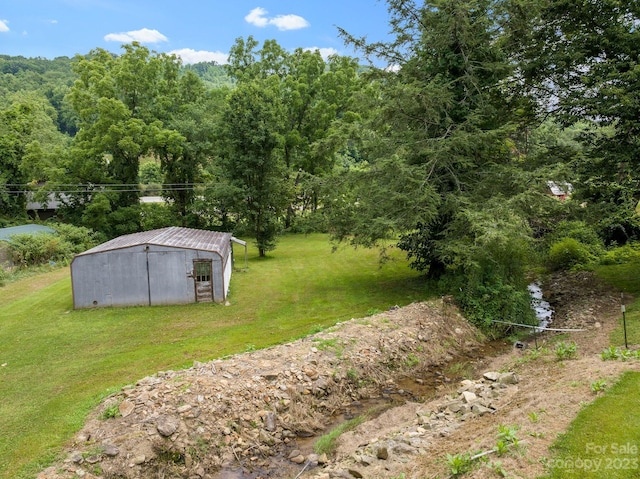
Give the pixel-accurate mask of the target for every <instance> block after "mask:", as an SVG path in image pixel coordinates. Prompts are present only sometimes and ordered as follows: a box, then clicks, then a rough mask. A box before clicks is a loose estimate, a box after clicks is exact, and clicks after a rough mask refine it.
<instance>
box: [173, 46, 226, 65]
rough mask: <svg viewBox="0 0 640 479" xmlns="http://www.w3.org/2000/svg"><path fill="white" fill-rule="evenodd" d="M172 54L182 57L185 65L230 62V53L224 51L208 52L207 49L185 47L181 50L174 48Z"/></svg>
mask: <svg viewBox="0 0 640 479" xmlns="http://www.w3.org/2000/svg"><path fill="white" fill-rule="evenodd" d="M169 53H170V54H173V55H176V56H178V57H180V58H181V59H182V63H184V64H185V65H191V64H193V63H201V62H216V63H217V64H218V65H225V64H226V63H228V59H229V54H228V53H222V52H208V51H206V50H198V51H196V50H192V49H191V48H183V49H181V50H173V51H171V52H169Z"/></svg>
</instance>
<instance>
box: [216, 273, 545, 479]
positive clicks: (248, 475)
mask: <svg viewBox="0 0 640 479" xmlns="http://www.w3.org/2000/svg"><path fill="white" fill-rule="evenodd" d="M528 290H529V294H530V295H531V307H532V309H533V310H534V311H535V314H536V318H537V319H538V326H539V327H538V328H537V329H535V330H534V331H535V332H536V333H538V332H541V331H542V330H543V329H542V328H546V327H548V325H549V324H550V323H551V321H552V319H553V313H554V311H553V308H551V305H550V304H549V302H548V301H545V300H544V298H543V292H542V288H541V287H540V284H539V283H531V284H530V285H529V286H528ZM513 347H514V345H513V344H512V343H511V342H509V341H506V340H495V341H489V342H487V343H485V344H483V345H482V346H481V347H479V348H474V349H471V350H469V351H465V352H461V353H458V354H457V355H455V356H452V357H450V359H449V360H448V361H447V362H446V363H443V364H441V365H439V366H437V367H430V368H425V369H423V370H421V371H419V372H416V374H415V375H413V376H404V377H398V378H396V380H395V382H393V383H389V384H387V385H386V386H385V387H383V388H381V390H380V392H379V395H378V396H376V397H371V398H367V399H362V400H359V401H353V402H352V403H351V404H350V405H348V406H345V407H344V409H342V410H341V411H340V412H339V413H337V414H335V415H334V416H333V417H332V418H331V421H330V422H329V424H327V427H326V429H325V431H324V432H325V433H326V432H328V431H330V430H332V429H333V428H335V427H337V426H338V425H340V424H342V423H344V422H345V421H348V420H349V419H352V418H354V417H356V416H358V415H361V414H364V413H368V414H371V412H372V411H376V412H377V413H378V414H380V413H382V412H383V411H384V410H385V409H388V408H391V407H394V406H399V405H402V404H404V403H406V402H407V401H414V402H425V401H427V400H429V399H430V398H433V397H434V396H436V395H437V394H438V392H439V391H442V390H446V389H447V388H450V387H452V386H453V385H455V384H457V382H459V381H461V380H462V379H465V378H469V377H476V376H477V375H479V374H482V373H483V372H484V371H483V368H484V366H485V364H486V363H487V362H488V361H489V359H491V358H492V357H495V356H498V355H500V354H503V353H505V352H507V351H508V350H510V349H511V348H513ZM321 434H322V432H320V433H318V435H316V436H312V437H298V438H296V439H295V441H293V442H292V444H290V445H289V447H287V448H285V449H284V451H282V452H281V453H280V454H276V455H274V456H272V457H270V458H269V459H268V462H269V466H268V467H265V466H262V467H261V466H258V465H254V466H251V465H250V464H247V463H244V464H238V463H235V464H232V465H227V466H225V467H223V469H222V470H221V471H219V473H218V474H217V475H216V476H215V477H216V479H264V478H275V477H296V474H297V473H298V472H300V469H301V468H302V465H296V464H293V463H291V461H289V460H288V459H287V453H288V452H289V451H290V450H291V449H293V448H295V449H298V450H299V451H301V453H302V454H303V455H305V456H307V455H308V454H311V453H312V452H313V447H314V444H315V442H316V441H317V440H318V437H319V436H320V435H321Z"/></svg>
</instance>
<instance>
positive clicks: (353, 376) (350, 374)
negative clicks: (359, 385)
mask: <svg viewBox="0 0 640 479" xmlns="http://www.w3.org/2000/svg"><path fill="white" fill-rule="evenodd" d="M347 379H348V380H349V381H351V382H356V381H358V371H356V370H355V369H354V368H349V370H348V371H347Z"/></svg>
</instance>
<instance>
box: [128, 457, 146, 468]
mask: <svg viewBox="0 0 640 479" xmlns="http://www.w3.org/2000/svg"><path fill="white" fill-rule="evenodd" d="M146 460H147V458H146V457H145V456H136V457H134V458H133V459H132V460H131V465H132V466H139V465H140V464H144V462H145V461H146Z"/></svg>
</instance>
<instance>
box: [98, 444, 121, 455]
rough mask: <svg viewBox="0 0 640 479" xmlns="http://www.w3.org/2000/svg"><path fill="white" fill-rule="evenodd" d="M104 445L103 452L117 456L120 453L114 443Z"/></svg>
mask: <svg viewBox="0 0 640 479" xmlns="http://www.w3.org/2000/svg"><path fill="white" fill-rule="evenodd" d="M102 447H103V450H102V452H103V454H104V455H105V456H109V457H115V456H117V455H118V454H120V450H119V449H118V448H117V447H116V446H114V445H113V444H104V445H103V446H102Z"/></svg>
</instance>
